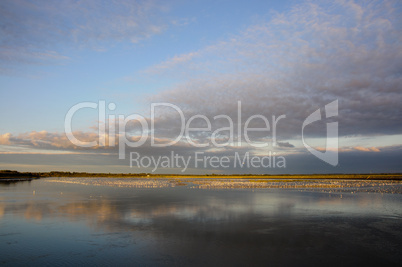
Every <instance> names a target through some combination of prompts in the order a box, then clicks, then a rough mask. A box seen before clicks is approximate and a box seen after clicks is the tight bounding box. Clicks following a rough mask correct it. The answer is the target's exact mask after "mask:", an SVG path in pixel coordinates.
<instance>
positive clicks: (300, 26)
mask: <svg viewBox="0 0 402 267" xmlns="http://www.w3.org/2000/svg"><path fill="white" fill-rule="evenodd" d="M401 14H402V4H401V3H400V1H396V0H395V1H346V0H345V1H343V0H342V1H341V0H339V1H313V0H312V1H292V0H289V1H268V0H265V1H256V0H255V1H233V0H232V1H226V0H222V1H216V0H215V1H208V0H205V1H196V0H195V1H182V0H172V1H157V0H155V1H124V0H114V1H95V0H87V1H78V0H76V1H73V0H60V1H48V0H37V1H28V0H12V1H11V0H4V1H1V2H0V114H1V115H0V169H8V170H18V171H87V172H132V173H138V172H140V173H143V172H156V173H197V174H203V173H222V174H230V173H256V174H276V173H285V174H286V173H289V174H297V173H371V172H402V109H401V105H400V103H401V102H402V21H401V18H402V16H401ZM158 103H159V104H158ZM160 103H164V104H160ZM331 103H332V104H331ZM155 105H156V106H155ZM74 107H76V109H75V110H76V112H72V110H74ZM78 107H81V108H78ZM102 107H103V108H102ZM102 110H104V113H102ZM317 110H318V111H317ZM153 111H154V112H153ZM68 114H70V115H71V114H72V116H70V119H71V120H69V119H68V118H69V115H68ZM239 114H240V116H239ZM312 114H313V115H314V116H313V115H312ZM310 115H311V116H313V117H314V119H313V120H310V121H308V118H313V117H311V116H310ZM309 116H310V117H309ZM317 116H318V117H317ZM308 122H309V123H308ZM67 124H68V125H69V127H71V134H70V135H68V132H69V131H68V129H69V127H67V126H68V125H67ZM274 126H275V127H274ZM246 128H248V130H247V129H246ZM250 128H251V129H250ZM274 128H275V129H274ZM72 137H73V139H72ZM142 138H143V139H142ZM142 141H143V142H142ZM89 142H91V143H89ZM85 144H87V146H85ZM89 144H92V145H89ZM158 159H159V161H158ZM211 159H212V160H213V161H212V162H211ZM275 160H276V162H274V161H275ZM226 161H227V162H226ZM225 162H226V163H225ZM162 163H164V164H162ZM186 163H188V164H187V165H186Z"/></svg>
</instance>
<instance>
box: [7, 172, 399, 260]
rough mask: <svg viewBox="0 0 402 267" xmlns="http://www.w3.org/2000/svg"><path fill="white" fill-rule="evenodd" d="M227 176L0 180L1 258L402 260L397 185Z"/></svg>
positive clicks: (391, 183)
mask: <svg viewBox="0 0 402 267" xmlns="http://www.w3.org/2000/svg"><path fill="white" fill-rule="evenodd" d="M219 182H220V181H209V182H208V181H202V180H191V179H188V180H185V181H183V180H177V179H158V180H155V179H134V178H133V179H130V178H124V179H117V178H64V179H63V178H61V179H60V178H49V179H40V180H33V181H31V182H19V183H14V184H1V183H0V193H1V194H0V251H1V254H0V264H2V265H6V266H7V265H9V266H16V265H27V264H29V265H32V264H35V265H52V266H53V265H54V264H57V265H67V264H68V265H77V264H97V265H127V264H129V265H147V266H150V265H151V266H155V265H156V266H171V265H204V266H205V265H213V266H218V265H220V266H222V265H234V266H244V265H264V266H266V265H287V266H309V265H312V264H320V265H323V264H325V265H330V266H335V265H342V266H351V265H356V264H359V265H361V264H370V265H373V264H381V265H384V264H388V265H397V264H398V263H400V262H401V261H402V254H401V253H400V250H401V248H402V220H401V218H402V216H401V215H402V205H401V204H402V194H400V192H401V189H402V185H401V184H400V183H398V182H378V183H376V182H371V183H369V182H368V183H367V184H363V185H362V184H361V183H362V182H356V184H350V183H353V182H345V183H349V186H346V185H345V186H342V187H337V186H328V183H331V182H328V181H322V182H320V181H314V186H312V185H311V184H309V183H308V182H307V185H306V183H305V182H300V183H297V182H296V183H295V186H294V188H281V187H284V186H280V184H279V186H276V185H277V184H272V183H271V184H269V183H266V184H265V187H263V186H261V185H263V184H264V183H262V182H258V183H255V186H250V184H248V185H247V184H244V185H243V186H238V187H237V188H227V185H228V184H230V181H221V183H220V185H219ZM303 183H304V186H303ZM337 183H339V181H333V182H332V184H331V185H334V184H337ZM359 183H360V184H359ZM257 184H258V185H257ZM285 184H286V183H283V184H282V185H285ZM320 184H321V185H322V187H320ZM213 185H214V186H213ZM224 185H226V186H224ZM274 185H275V186H274ZM242 187H245V188H242Z"/></svg>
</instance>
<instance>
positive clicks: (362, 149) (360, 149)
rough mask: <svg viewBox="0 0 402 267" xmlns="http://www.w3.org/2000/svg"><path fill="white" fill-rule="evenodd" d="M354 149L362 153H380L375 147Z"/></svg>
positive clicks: (357, 147)
mask: <svg viewBox="0 0 402 267" xmlns="http://www.w3.org/2000/svg"><path fill="white" fill-rule="evenodd" d="M354 149H356V150H358V151H364V152H380V150H379V149H378V148H376V147H361V146H356V147H354Z"/></svg>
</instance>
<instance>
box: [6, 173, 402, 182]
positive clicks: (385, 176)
mask: <svg viewBox="0 0 402 267" xmlns="http://www.w3.org/2000/svg"><path fill="white" fill-rule="evenodd" d="M46 177H72V178H73V177H110V178H203V179H205V178H214V179H219V178H222V179H250V178H252V179H284V178H286V179H355V180H402V173H366V174H363V173H361V174H342V173H339V174H153V173H90V172H60V171H51V172H18V171H12V170H0V181H18V180H33V179H39V178H46Z"/></svg>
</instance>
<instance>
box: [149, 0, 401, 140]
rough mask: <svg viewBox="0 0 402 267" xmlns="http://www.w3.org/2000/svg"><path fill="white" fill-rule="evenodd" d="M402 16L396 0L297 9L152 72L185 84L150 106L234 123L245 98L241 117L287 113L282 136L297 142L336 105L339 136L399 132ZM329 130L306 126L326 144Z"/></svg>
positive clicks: (170, 122) (171, 121)
mask: <svg viewBox="0 0 402 267" xmlns="http://www.w3.org/2000/svg"><path fill="white" fill-rule="evenodd" d="M400 13H401V6H400V5H398V3H397V2H380V1H374V2H370V3H366V2H360V1H359V2H350V1H342V2H338V3H334V4H330V5H326V4H324V3H322V2H315V1H312V2H309V3H305V4H300V5H297V6H295V7H294V8H293V9H292V11H290V12H287V13H282V14H277V15H276V16H274V17H273V18H272V19H270V20H268V21H266V22H263V23H259V24H256V25H253V26H250V27H249V28H247V29H246V30H244V31H243V32H242V33H240V34H238V35H235V36H232V37H231V38H228V39H227V40H224V41H221V42H218V43H216V44H215V45H211V46H208V47H205V48H204V49H200V50H197V51H194V52H190V53H186V54H182V55H178V56H176V58H177V59H178V60H173V59H170V60H167V61H166V62H162V63H161V64H158V65H156V66H154V67H153V68H150V69H148V71H149V70H154V71H155V75H158V77H161V76H163V75H167V76H171V75H176V76H180V75H181V77H187V78H185V79H184V80H182V82H181V83H180V84H178V85H174V86H173V87H171V88H170V89H169V90H166V91H164V92H161V93H159V94H157V95H154V96H152V97H151V98H150V101H154V102H170V103H174V104H176V105H177V106H179V107H180V108H181V109H183V110H185V111H186V114H188V116H191V115H192V114H203V115H205V116H207V117H208V118H213V116H215V115H218V114H226V115H228V116H230V117H232V118H233V117H235V116H236V104H237V101H238V100H240V101H242V108H243V117H244V118H248V117H250V116H252V115H254V114H261V115H264V116H265V117H267V118H270V117H271V116H272V115H275V116H279V115H282V114H283V115H286V119H284V120H283V123H282V125H280V127H281V128H280V129H278V132H279V134H280V137H281V138H282V139H292V138H300V134H301V128H302V123H303V121H304V120H305V119H306V118H307V117H308V115H310V114H311V113H312V112H314V111H315V110H316V109H318V108H323V107H324V106H325V105H326V104H328V103H330V102H332V101H334V100H338V103H339V116H338V117H337V118H336V119H337V121H338V122H339V131H340V132H339V133H340V135H341V136H347V135H376V134H378V135H387V134H397V133H400V132H401V131H402V109H401V108H399V106H400V104H399V103H401V101H402V73H401V69H402V63H401V62H402V52H401V51H402V26H401V25H402V22H401V19H400V15H399V14H400ZM193 53H194V54H196V55H197V56H192V55H193ZM167 65H168V66H169V67H164V66H167ZM161 71H164V72H161ZM188 77H191V78H188ZM322 111H323V110H322ZM322 114H324V113H322ZM325 122H326V121H322V122H317V123H315V124H311V125H309V126H308V127H307V128H306V129H305V130H306V131H307V132H308V136H312V137H317V136H325V127H326V126H325ZM162 123H163V125H166V127H161V129H162V130H163V129H164V128H166V129H167V128H169V129H170V131H173V130H172V129H173V128H175V127H176V124H177V118H176V117H174V116H172V118H169V116H168V115H166V116H165V117H164V118H163V120H161V121H160V125H162ZM243 123H244V121H243ZM260 125H262V124H261V123H260Z"/></svg>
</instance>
